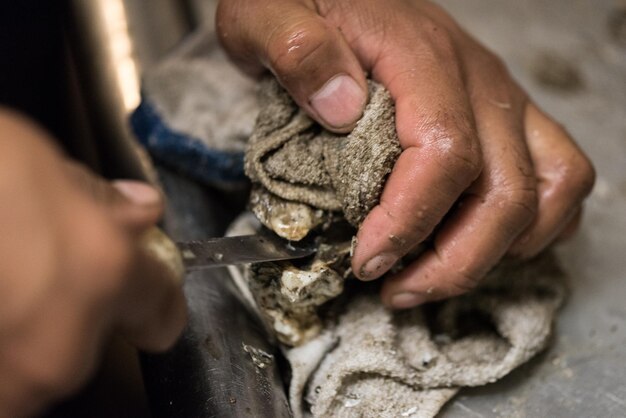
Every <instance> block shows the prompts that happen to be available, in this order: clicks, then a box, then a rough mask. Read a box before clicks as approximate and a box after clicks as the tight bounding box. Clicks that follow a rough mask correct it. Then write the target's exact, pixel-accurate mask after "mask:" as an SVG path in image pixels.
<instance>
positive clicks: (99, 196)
mask: <svg viewBox="0 0 626 418" xmlns="http://www.w3.org/2000/svg"><path fill="white" fill-rule="evenodd" d="M65 167H66V172H67V174H68V175H69V177H70V179H72V180H73V181H74V184H75V185H76V187H77V188H78V191H79V192H80V193H82V194H83V195H86V197H87V198H88V199H90V200H92V201H95V203H96V204H97V205H100V206H102V207H104V208H105V209H106V211H107V213H108V214H109V215H110V216H111V217H112V218H113V219H114V220H115V221H116V222H117V223H118V224H120V225H121V226H122V227H124V228H126V229H130V230H131V231H133V232H137V233H138V232H142V231H144V230H145V229H146V228H148V227H150V226H152V225H154V224H155V223H156V222H157V221H158V220H159V218H160V217H161V215H162V214H163V199H162V197H161V194H160V193H159V191H158V190H157V189H156V188H154V187H153V186H151V185H150V184H148V183H144V182H141V181H135V180H116V181H113V182H109V181H107V180H105V179H103V178H102V177H99V176H98V175H97V174H95V173H93V172H92V171H90V170H89V169H87V168H86V167H85V166H83V165H81V164H78V163H76V162H73V161H67V162H66V164H65Z"/></svg>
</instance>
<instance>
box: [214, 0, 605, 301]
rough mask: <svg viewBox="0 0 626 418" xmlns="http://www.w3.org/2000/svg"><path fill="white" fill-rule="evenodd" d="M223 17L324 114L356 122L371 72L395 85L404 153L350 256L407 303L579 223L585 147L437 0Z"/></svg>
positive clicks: (237, 45)
mask: <svg viewBox="0 0 626 418" xmlns="http://www.w3.org/2000/svg"><path fill="white" fill-rule="evenodd" d="M217 27H218V33H219V35H220V39H221V42H222V44H223V45H224V47H225V48H226V50H227V52H228V53H229V55H230V56H231V57H232V58H233V59H234V60H235V62H236V63H238V64H239V65H240V67H241V68H243V69H244V70H245V71H247V72H248V73H251V74H255V75H258V74H261V73H262V72H263V71H265V70H266V69H269V70H270V71H271V72H272V73H273V74H274V75H275V76H276V77H277V78H278V80H279V81H280V82H281V84H282V85H283V86H284V87H285V88H286V89H287V90H288V91H289V93H290V94H291V95H292V97H293V98H294V100H295V101H296V102H297V103H298V105H300V106H301V107H302V108H303V109H304V110H305V111H306V112H308V114H309V115H310V116H311V117H312V118H314V119H315V120H316V121H318V122H319V123H321V124H322V125H323V126H325V127H326V128H328V129H330V130H332V131H335V132H346V131H349V130H350V129H351V128H352V127H353V126H354V124H355V123H356V121H357V120H358V119H359V117H360V116H361V114H362V112H363V107H364V105H365V103H366V101H367V93H366V92H367V85H366V80H365V78H366V77H365V76H366V73H369V74H370V75H371V77H372V78H373V79H374V80H377V81H379V82H380V83H382V84H383V85H384V86H385V87H386V88H387V89H388V90H389V91H390V93H391V95H392V97H393V99H394V101H395V106H396V128H397V132H398V136H399V139H400V145H401V146H402V148H403V152H402V154H401V155H400V157H399V159H398V161H397V162H396V164H395V166H394V169H393V172H392V173H391V174H390V176H389V178H388V180H387V183H386V185H385V188H384V190H383V193H382V196H381V200H380V204H379V205H378V206H376V207H374V209H373V210H372V211H371V212H370V213H369V215H368V216H367V218H366V219H365V221H364V222H363V224H362V225H361V228H360V230H359V233H358V245H357V247H356V249H355V253H354V257H353V259H352V268H353V271H354V272H355V273H356V275H357V276H358V277H359V278H361V279H363V280H372V279H376V278H378V277H380V276H381V275H383V274H384V273H386V272H387V271H388V270H389V268H390V267H391V266H392V265H393V264H394V263H396V262H397V261H398V260H399V259H400V258H401V257H402V256H404V255H405V254H407V253H408V252H409V251H410V250H411V249H413V248H415V247H416V246H417V245H418V244H420V243H421V242H423V241H424V240H425V239H426V238H427V237H429V236H432V237H433V245H432V248H430V249H429V250H428V251H426V252H425V253H424V254H423V255H421V256H420V257H419V258H418V259H417V260H416V261H415V262H413V263H412V264H411V265H409V266H408V267H407V268H405V269H404V270H402V271H401V272H400V273H398V274H397V275H395V276H394V277H390V278H389V279H388V280H386V282H385V284H384V286H383V290H382V298H383V301H384V302H385V303H386V304H387V305H389V306H391V307H394V308H407V307H411V306H415V305H418V304H420V303H423V302H427V301H430V300H436V299H441V298H446V297H450V296H454V295H458V294H461V293H464V292H466V291H467V290H469V289H471V288H473V287H474V286H475V285H476V284H478V283H479V281H480V280H481V279H482V277H483V276H484V275H485V274H486V273H487V271H488V270H489V269H491V268H492V267H493V266H494V265H495V264H496V263H497V262H498V261H499V260H500V259H502V257H503V256H504V255H505V254H507V253H509V254H514V255H518V256H523V257H532V256H533V255H535V254H537V253H538V252H540V251H541V250H543V249H544V248H546V247H547V246H548V245H550V244H551V243H552V242H554V241H555V240H556V239H557V238H558V237H560V236H563V235H567V234H569V233H570V232H571V231H573V230H574V229H575V227H576V225H577V223H578V219H579V217H580V213H581V208H582V202H583V200H584V198H585V197H586V196H587V195H588V194H589V192H590V190H591V187H592V185H593V182H594V170H593V167H592V165H591V163H590V162H589V160H588V159H587V157H586V156H585V155H584V154H583V153H582V152H581V150H580V149H579V148H578V147H577V146H576V144H575V143H574V141H573V140H572V138H571V137H570V136H569V135H568V134H567V132H566V131H565V130H564V129H563V128H562V127H561V126H560V125H558V124H557V123H556V122H554V121H553V120H552V119H551V118H550V117H548V116H547V115H546V114H545V113H543V112H541V111H540V110H539V109H538V108H537V106H536V105H535V104H534V103H533V102H532V101H531V100H529V98H528V97H527V95H526V93H525V92H524V91H523V90H522V89H521V88H520V87H519V86H518V85H517V83H515V81H513V80H512V78H511V77H510V75H509V73H508V71H507V70H506V68H505V66H504V65H503V63H502V62H501V61H500V60H499V59H498V58H497V57H496V56H495V55H493V54H492V53H491V52H489V51H488V50H487V49H486V48H485V47H483V46H482V45H480V44H479V43H478V42H477V41H476V40H475V39H473V38H472V37H471V36H469V35H468V34H467V33H466V32H465V31H464V30H462V29H461V28H460V27H459V26H458V25H457V24H456V22H455V21H454V20H453V19H452V18H451V17H450V16H449V15H448V14H447V13H445V12H444V11H443V10H442V9H441V8H440V7H438V6H437V5H435V4H433V3H432V2H430V1H427V0H386V1H379V0H334V1H328V0H223V1H221V2H220V4H219V8H218V16H217Z"/></svg>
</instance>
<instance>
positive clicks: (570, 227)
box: [554, 208, 583, 243]
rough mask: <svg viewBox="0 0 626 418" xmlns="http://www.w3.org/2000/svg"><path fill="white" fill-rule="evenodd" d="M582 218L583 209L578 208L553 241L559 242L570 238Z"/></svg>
mask: <svg viewBox="0 0 626 418" xmlns="http://www.w3.org/2000/svg"><path fill="white" fill-rule="evenodd" d="M582 218H583V210H582V208H578V211H577V212H576V213H575V214H574V216H573V217H572V219H571V220H570V221H569V222H568V223H567V224H566V225H565V227H564V228H563V230H562V231H561V232H560V233H559V235H558V236H557V237H556V239H555V240H554V242H555V243H560V242H563V241H567V240H569V239H570V238H572V237H573V236H574V234H576V232H577V231H578V228H579V227H580V222H581V221H582Z"/></svg>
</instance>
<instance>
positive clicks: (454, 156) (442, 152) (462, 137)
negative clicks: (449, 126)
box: [428, 124, 483, 183]
mask: <svg viewBox="0 0 626 418" xmlns="http://www.w3.org/2000/svg"><path fill="white" fill-rule="evenodd" d="M465 125H467V124H465ZM441 131H442V130H441V129H431V130H430V132H429V136H430V138H429V140H428V143H429V146H428V148H429V149H430V150H431V151H433V154H434V155H436V158H437V160H438V162H439V164H440V165H441V166H442V168H443V169H445V170H446V172H448V173H451V174H453V176H454V177H455V178H459V179H462V181H463V183H470V182H472V181H474V180H475V179H476V178H477V177H478V176H479V174H480V173H481V172H482V168H483V158H482V153H481V151H480V146H479V145H478V143H477V141H475V138H476V137H475V135H473V134H472V133H471V128H469V127H468V128H467V129H465V128H461V129H454V130H452V131H451V130H444V131H443V132H444V134H443V135H441Z"/></svg>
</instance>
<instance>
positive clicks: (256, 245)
mask: <svg viewBox="0 0 626 418" xmlns="http://www.w3.org/2000/svg"><path fill="white" fill-rule="evenodd" d="M176 245H177V246H178V249H179V251H180V254H181V256H182V259H183V262H184V264H185V268H186V269H187V270H200V269H205V268H211V267H219V266H226V265H230V264H247V263H258V262H262V261H277V260H291V259H295V258H302V257H306V256H309V255H311V254H313V253H314V252H315V251H316V248H315V246H314V245H309V244H308V243H300V242H290V241H287V240H284V239H282V238H280V237H278V236H276V235H273V234H261V235H242V236H238V237H223V238H209V239H206V240H201V241H189V242H178V243H176Z"/></svg>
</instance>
